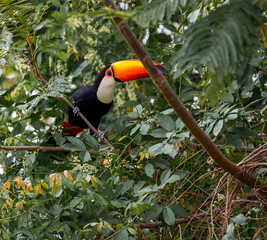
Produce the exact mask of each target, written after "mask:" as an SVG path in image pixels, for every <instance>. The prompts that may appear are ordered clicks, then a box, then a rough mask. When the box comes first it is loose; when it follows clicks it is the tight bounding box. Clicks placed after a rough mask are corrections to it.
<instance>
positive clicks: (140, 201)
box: [0, 0, 267, 240]
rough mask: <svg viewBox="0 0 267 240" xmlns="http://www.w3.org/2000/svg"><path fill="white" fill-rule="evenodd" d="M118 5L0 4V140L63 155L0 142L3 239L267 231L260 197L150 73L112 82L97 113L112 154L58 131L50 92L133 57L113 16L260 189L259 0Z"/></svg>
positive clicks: (9, 0)
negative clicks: (206, 146)
mask: <svg viewBox="0 0 267 240" xmlns="http://www.w3.org/2000/svg"><path fill="white" fill-rule="evenodd" d="M115 2H116V4H117V5H118V6H119V7H120V11H119V12H116V11H113V10H111V9H108V8H105V7H103V5H102V4H101V3H100V1H97V0H49V1H47V0H20V1H17V0H0V34H1V39H0V110H1V111H0V145H1V146H6V147H9V146H26V149H27V146H28V147H29V146H44V145H46V142H47V140H48V139H49V138H50V137H53V138H54V139H55V140H56V143H57V145H58V146H59V147H62V148H64V149H66V150H71V151H72V152H70V153H68V154H66V152H65V153H64V152H52V151H50V152H49V151H42V150H30V149H28V150H13V151H7V150H0V164H1V165H0V166H1V168H0V238H1V239H116V240H120V239H123V240H127V239H224V240H227V239H266V235H267V233H266V221H265V219H264V217H265V216H266V205H265V202H264V200H262V199H261V198H260V197H259V196H258V195H257V194H256V193H255V192H254V191H253V189H250V188H248V187H246V186H245V185H243V184H242V183H241V182H239V181H237V180H236V179H233V178H232V177H231V176H229V175H227V174H225V172H223V171H222V170H221V169H220V168H218V166H216V165H215V164H214V162H213V161H212V159H210V157H209V156H208V155H207V154H206V153H205V151H204V150H203V149H202V148H201V147H199V146H198V145H197V144H198V143H197V141H196V140H195V139H194V137H192V135H191V134H190V132H189V131H188V130H187V129H186V128H185V126H184V124H183V123H182V122H181V120H180V119H178V118H177V117H176V115H175V114H174V111H173V109H171V108H170V107H169V106H168V103H167V102H166V100H165V99H164V98H163V97H162V95H161V93H160V92H159V90H158V89H157V88H156V87H155V86H154V85H153V83H152V82H151V80H150V79H146V80H138V81H136V82H129V83H126V84H121V85H119V86H118V87H117V89H116V94H115V99H114V105H113V108H112V110H111V111H110V112H109V113H108V114H107V115H106V116H105V117H104V118H103V120H102V121H101V125H100V130H102V131H104V130H105V131H106V133H105V136H106V138H107V139H108V140H109V142H110V143H111V144H112V145H113V146H114V147H115V148H116V149H117V151H116V152H110V151H109V147H108V146H107V145H105V144H104V143H103V142H101V141H98V139H97V138H96V137H93V136H91V135H90V134H89V130H88V131H84V132H83V133H82V135H81V136H80V137H78V138H74V137H69V136H65V135H64V134H63V133H62V128H61V127H60V123H61V122H62V121H63V120H64V119H65V120H66V118H67V116H66V111H65V107H66V106H67V105H66V103H65V102H63V101H62V100H61V99H59V97H60V96H64V97H66V98H67V99H69V100H71V98H70V96H71V95H72V93H73V92H74V91H75V90H76V89H78V88H80V87H82V86H84V85H88V84H91V83H92V81H93V80H94V77H95V76H96V75H97V73H98V72H99V70H100V69H101V68H103V67H104V66H105V65H107V64H110V63H112V62H115V61H118V60H123V59H133V58H136V56H135V55H134V54H133V53H132V51H131V49H130V48H129V46H128V45H127V43H126V42H125V40H124V39H123V37H122V36H121V34H120V32H119V30H118V29H117V28H116V26H115V24H114V23H113V22H112V20H111V17H114V16H120V17H123V18H125V19H126V20H127V22H128V24H129V26H130V27H131V29H132V31H133V32H134V33H135V34H136V36H137V38H138V39H139V41H140V42H141V43H142V44H143V46H144V48H145V49H146V51H147V52H148V53H149V55H150V56H151V58H152V59H153V60H154V61H157V62H160V63H162V64H163V65H164V66H165V67H166V68H167V69H168V71H169V77H168V82H169V84H170V85H171V86H172V88H173V89H174V90H175V92H176V93H177V95H178V96H179V98H180V99H181V101H182V102H183V104H184V105H185V106H186V107H187V108H188V110H189V111H190V113H191V114H192V115H193V117H194V118H195V119H196V121H197V122H198V124H199V126H201V128H203V129H204V130H205V132H206V133H207V134H209V136H210V137H211V138H212V139H213V140H214V142H215V143H216V144H217V145H218V146H219V147H221V150H222V152H223V153H224V154H225V155H226V156H227V157H228V158H229V159H230V160H231V161H233V162H234V163H236V164H238V165H239V166H241V167H242V168H244V169H246V170H247V171H248V172H250V173H251V174H253V175H254V176H255V177H257V178H258V179H260V180H261V181H262V182H265V183H266V178H265V176H266V170H267V169H266V143H265V142H266V135H265V134H266V130H265V126H266V115H265V114H266V99H267V98H266V97H267V91H266V85H267V83H266V78H267V77H266V72H267V70H266V69H267V67H266V65H267V60H266V47H267V33H266V14H267V4H266V1H263V0H262V1H260V0H259V1H244V0H239V1H235V0H225V1H224V0H220V1H215V0H202V1H201V0H198V1H194V0H152V1H147V0H135V1H130V0H129V1H128V0H117V1H115ZM25 59H26V60H27V59H28V60H27V61H25ZM29 61H30V63H31V64H30V65H29ZM40 76H42V77H43V79H45V80H46V81H47V82H48V83H49V85H48V86H46V85H45V84H43V83H42V82H40V81H38V80H37V78H38V77H40ZM39 79H40V78H39ZM195 216H197V218H195ZM198 216H199V217H198ZM179 221H181V222H179ZM178 223H180V224H178ZM153 224H154V225H153Z"/></svg>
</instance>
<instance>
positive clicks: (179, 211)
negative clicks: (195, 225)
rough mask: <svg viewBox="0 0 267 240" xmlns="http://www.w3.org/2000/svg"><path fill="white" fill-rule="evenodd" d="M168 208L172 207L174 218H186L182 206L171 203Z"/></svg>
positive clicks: (186, 215)
mask: <svg viewBox="0 0 267 240" xmlns="http://www.w3.org/2000/svg"><path fill="white" fill-rule="evenodd" d="M170 208H171V209H172V211H173V213H174V214H175V217H176V218H187V217H188V214H187V212H186V210H185V209H184V208H182V207H181V206H179V205H176V204H172V205H171V206H170Z"/></svg>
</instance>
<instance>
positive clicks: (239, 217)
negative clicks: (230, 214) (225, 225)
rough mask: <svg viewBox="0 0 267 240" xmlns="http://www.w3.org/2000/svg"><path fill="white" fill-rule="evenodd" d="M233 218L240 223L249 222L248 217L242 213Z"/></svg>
mask: <svg viewBox="0 0 267 240" xmlns="http://www.w3.org/2000/svg"><path fill="white" fill-rule="evenodd" d="M232 220H233V221H234V222H235V223H236V224H238V225H241V226H243V225H245V224H246V223H247V219H246V217H245V216H244V215H243V214H242V213H241V214H238V215H237V216H235V217H234V218H232Z"/></svg>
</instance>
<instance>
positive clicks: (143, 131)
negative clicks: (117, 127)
mask: <svg viewBox="0 0 267 240" xmlns="http://www.w3.org/2000/svg"><path fill="white" fill-rule="evenodd" d="M149 128H150V125H149V124H146V123H143V124H142V125H141V127H140V133H141V134H142V135H146V134H147V132H148V130H149ZM131 133H132V132H131Z"/></svg>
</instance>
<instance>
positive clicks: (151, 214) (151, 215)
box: [144, 204, 164, 221]
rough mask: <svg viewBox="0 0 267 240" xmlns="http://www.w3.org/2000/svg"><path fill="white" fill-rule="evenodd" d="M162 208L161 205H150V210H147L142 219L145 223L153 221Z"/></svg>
mask: <svg viewBox="0 0 267 240" xmlns="http://www.w3.org/2000/svg"><path fill="white" fill-rule="evenodd" d="M163 209H164V207H163V206H162V205H158V204H155V205H152V206H151V208H149V209H147V210H146V211H145V214H144V219H145V220H146V221H151V220H155V219H156V218H158V217H159V215H160V214H161V212H162V211H163Z"/></svg>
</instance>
